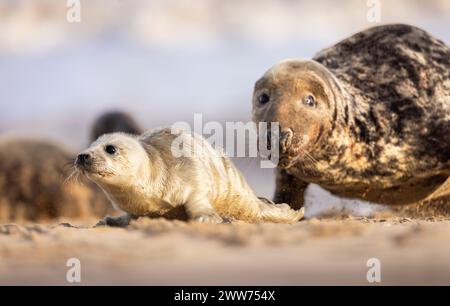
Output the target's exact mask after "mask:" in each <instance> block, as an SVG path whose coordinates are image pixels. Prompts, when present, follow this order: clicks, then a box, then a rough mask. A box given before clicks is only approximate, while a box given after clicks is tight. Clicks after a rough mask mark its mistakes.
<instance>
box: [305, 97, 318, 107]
mask: <svg viewBox="0 0 450 306" xmlns="http://www.w3.org/2000/svg"><path fill="white" fill-rule="evenodd" d="M305 104H306V105H307V106H310V107H314V106H316V100H314V97H313V96H307V97H306V99H305Z"/></svg>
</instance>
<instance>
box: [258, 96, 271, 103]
mask: <svg viewBox="0 0 450 306" xmlns="http://www.w3.org/2000/svg"><path fill="white" fill-rule="evenodd" d="M269 101H270V97H269V95H268V94H262V95H260V96H259V97H258V102H259V104H263V105H264V104H266V103H268V102H269Z"/></svg>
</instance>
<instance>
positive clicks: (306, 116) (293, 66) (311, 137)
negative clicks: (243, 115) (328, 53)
mask: <svg viewBox="0 0 450 306" xmlns="http://www.w3.org/2000/svg"><path fill="white" fill-rule="evenodd" d="M339 99H340V98H339V87H338V83H337V81H336V79H335V77H334V76H333V75H332V74H331V73H330V72H329V71H328V70H327V69H326V68H325V67H324V66H322V65H321V64H319V63H317V62H314V61H311V60H297V59H290V60H285V61H282V62H280V63H278V64H276V65H275V66H273V67H272V68H270V69H269V70H268V71H267V72H266V73H265V74H264V75H263V76H262V78H260V79H259V80H258V81H257V82H256V84H255V89H254V94H253V114H252V115H253V120H254V121H255V122H267V124H269V125H270V124H271V123H272V122H278V123H279V127H280V133H279V137H280V162H279V166H280V167H282V168H289V167H290V166H292V165H293V164H295V163H296V162H297V161H299V160H300V159H302V158H304V157H305V156H308V155H309V152H311V151H312V150H314V148H315V147H316V146H318V145H319V144H320V143H321V142H323V141H324V138H326V133H325V132H326V131H328V130H330V128H331V127H332V126H333V122H334V121H335V120H336V105H337V104H339V103H340V101H339ZM269 138H270V135H269ZM269 143H270V142H269Z"/></svg>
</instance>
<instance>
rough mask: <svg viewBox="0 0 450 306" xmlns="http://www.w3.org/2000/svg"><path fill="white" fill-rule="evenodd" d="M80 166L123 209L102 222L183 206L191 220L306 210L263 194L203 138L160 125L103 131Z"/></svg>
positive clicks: (280, 218) (253, 218)
mask: <svg viewBox="0 0 450 306" xmlns="http://www.w3.org/2000/svg"><path fill="white" fill-rule="evenodd" d="M75 165H76V168H77V169H78V170H79V171H80V172H81V173H83V174H85V175H86V176H87V177H88V178H89V179H91V180H92V181H94V182H95V183H97V184H98V185H99V186H100V187H101V188H102V189H103V190H104V192H105V193H106V195H107V196H108V197H109V199H110V200H111V202H112V204H113V205H114V207H116V208H118V209H120V210H122V211H124V212H125V214H124V215H123V216H121V217H118V218H112V217H106V218H105V219H104V220H103V221H101V222H100V223H99V224H100V225H111V226H126V225H128V224H129V222H130V220H131V218H136V217H139V216H159V217H165V216H167V215H170V213H171V212H173V211H174V210H176V209H177V208H180V207H181V208H182V207H184V211H185V213H186V215H187V218H188V220H192V221H199V222H212V223H220V222H222V221H223V218H226V219H232V220H233V219H235V220H236V219H237V220H243V221H246V222H279V223H293V222H296V221H299V220H300V219H301V218H302V217H303V215H304V211H303V209H302V210H298V211H296V210H293V209H291V208H290V207H289V206H288V205H287V204H274V203H271V202H269V201H267V200H263V199H259V198H258V197H257V196H256V195H255V194H254V192H253V190H252V189H251V188H250V187H249V186H248V184H247V183H246V181H245V179H244V178H243V176H242V175H241V173H240V172H239V171H238V170H237V169H236V168H235V166H234V165H233V164H232V162H231V161H230V160H229V159H228V158H227V157H226V156H225V155H224V154H223V153H220V152H218V151H216V150H215V149H214V148H213V147H212V146H211V145H210V144H209V143H208V142H207V141H206V140H205V139H204V138H203V137H201V136H199V135H196V134H194V133H191V132H187V131H183V130H175V131H173V130H171V129H170V128H160V129H155V130H151V131H149V132H147V133H144V134H143V135H141V136H133V135H128V134H124V133H113V134H106V135H103V136H101V137H100V138H99V139H98V140H96V141H95V142H94V143H92V145H91V146H90V147H89V148H88V149H87V150H85V151H83V152H82V153H80V154H79V155H78V157H77V159H76V161H75Z"/></svg>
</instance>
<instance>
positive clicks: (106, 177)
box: [75, 133, 149, 187]
mask: <svg viewBox="0 0 450 306" xmlns="http://www.w3.org/2000/svg"><path fill="white" fill-rule="evenodd" d="M148 165H149V157H148V153H147V151H146V150H145V148H144V147H143V144H142V143H141V142H140V141H139V139H138V138H137V137H135V136H132V135H128V134H124V133H113V134H105V135H103V136H101V137H100V138H99V139H97V140H96V141H95V142H93V143H92V144H91V145H90V147H89V148H88V149H86V150H85V151H83V152H81V153H80V154H79V155H78V157H77V158H76V160H75V166H76V168H77V170H78V171H80V172H82V173H83V174H85V175H86V176H87V177H88V178H89V179H91V180H92V181H94V182H96V183H97V184H99V185H100V186H101V187H120V186H128V185H129V184H133V183H134V182H136V181H137V179H139V178H143V176H145V173H147V172H148Z"/></svg>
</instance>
